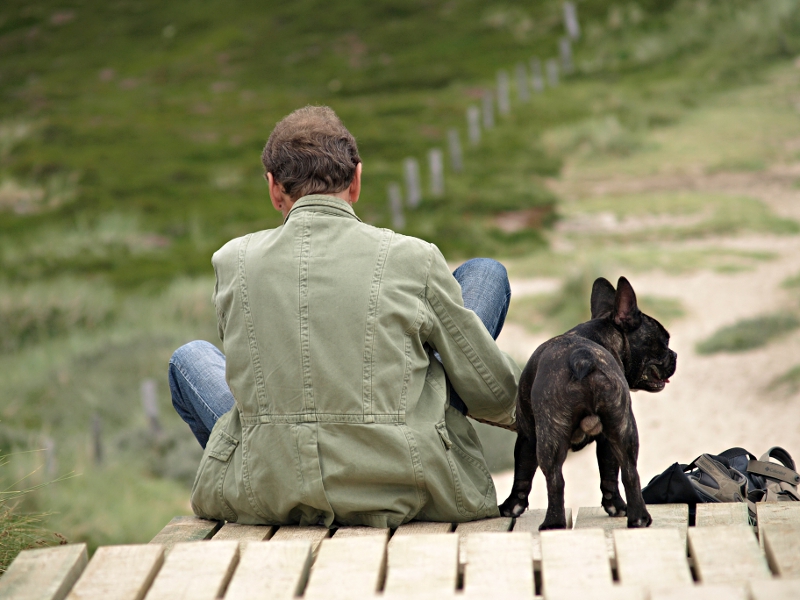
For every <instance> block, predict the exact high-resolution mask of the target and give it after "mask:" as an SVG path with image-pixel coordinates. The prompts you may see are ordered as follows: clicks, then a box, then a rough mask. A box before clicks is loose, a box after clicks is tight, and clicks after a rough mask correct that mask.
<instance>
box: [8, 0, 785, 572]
mask: <svg viewBox="0 0 800 600" xmlns="http://www.w3.org/2000/svg"><path fill="white" fill-rule="evenodd" d="M798 55H800V2H798V1H796V0H758V1H756V0H640V1H638V2H620V1H607V0H593V1H591V2H590V1H581V0H577V1H576V2H573V3H564V2H561V1H555V0H552V1H551V0H547V1H538V2H532V1H530V0H527V1H524V2H523V1H514V0H510V1H506V2H491V3H490V2H479V1H477V0H372V1H370V2H366V1H356V0H349V1H348V0H340V1H338V2H320V1H318V0H298V1H296V2H252V1H251V2H247V1H236V2H231V1H228V2H221V1H218V0H206V1H204V2H190V3H168V2H167V3H165V2H156V1H154V0H113V1H110V2H92V1H85V0H84V1H78V0H73V1H69V0H59V1H57V2H56V1H38V0H24V1H22V0H6V1H5V2H3V3H2V5H0V453H2V454H4V455H6V457H5V458H4V459H0V489H1V490H3V491H2V492H0V494H2V495H0V528H2V530H3V531H4V532H10V531H16V532H18V534H15V535H17V538H18V539H22V541H21V542H20V544H27V543H35V542H36V540H40V539H42V540H45V542H48V543H49V542H56V541H57V538H56V536H54V535H53V534H52V533H46V532H41V531H39V530H38V529H36V527H44V528H45V529H46V530H49V531H51V532H52V531H55V532H58V533H59V534H60V535H62V536H64V537H65V538H66V539H68V540H70V541H86V542H88V543H89V544H90V546H91V547H96V546H97V545H100V544H112V543H123V542H125V543H132V542H144V541H147V540H149V539H150V538H151V537H152V536H153V535H154V534H155V533H156V532H157V531H158V530H159V529H160V528H161V527H162V526H163V525H164V524H166V523H167V522H168V520H169V519H170V518H171V517H172V516H174V515H178V514H190V512H191V509H190V507H189V502H188V500H189V492H190V488H191V483H192V480H193V478H194V473H195V469H196V466H197V464H198V461H199V458H200V448H199V446H197V444H196V442H195V440H194V438H193V437H192V435H191V433H190V432H189V430H188V428H187V427H185V426H184V425H183V423H182V422H181V421H180V420H179V418H178V417H177V415H176V414H174V411H173V410H172V407H171V403H170V399H169V390H168V387H167V379H166V368H167V362H168V360H169V357H170V355H171V353H172V351H173V350H174V349H175V348H176V347H178V346H179V345H181V344H183V343H185V342H187V341H189V340H193V339H206V340H209V341H212V342H214V343H218V340H217V337H216V323H215V316H214V310H213V307H212V306H211V303H210V295H211V291H212V288H213V271H212V269H211V265H210V257H211V254H212V253H213V252H214V251H215V250H216V249H217V248H218V247H220V246H221V245H222V244H223V243H225V242H226V241H227V240H229V239H231V238H233V237H236V236H240V235H242V234H244V233H247V232H250V231H254V230H258V229H264V228H270V227H275V226H277V225H279V223H280V220H279V214H278V213H276V212H275V211H273V210H272V209H271V207H270V205H269V200H268V196H267V189H266V185H265V182H264V180H263V177H262V167H261V164H260V152H261V149H262V147H263V145H264V143H265V141H266V138H267V136H268V135H269V133H270V131H271V129H272V127H273V126H274V124H275V123H276V122H277V121H278V120H279V119H280V118H282V117H283V116H284V115H286V114H287V113H289V112H291V111H292V110H294V109H296V108H298V107H301V106H304V105H306V104H327V105H330V106H331V107H333V108H334V109H335V110H336V112H337V113H338V114H339V115H340V116H341V118H342V119H343V121H344V123H345V124H346V125H347V127H348V128H349V129H350V130H351V131H352V132H353V134H354V135H355V136H356V138H357V140H358V144H359V148H360V152H361V155H362V157H363V160H364V189H363V193H362V196H361V200H360V202H359V203H358V205H357V206H356V209H357V211H358V214H359V215H360V216H361V217H362V218H363V219H364V220H365V221H366V222H368V223H372V224H374V225H377V226H381V227H393V228H395V229H398V230H400V231H402V232H403V233H407V234H410V235H414V236H418V237H421V238H423V239H426V240H429V241H431V242H434V243H436V244H438V245H439V246H440V248H441V249H442V251H443V252H444V254H445V256H446V257H447V259H448V261H450V262H451V263H452V264H453V266H454V267H455V266H456V265H457V264H459V262H461V261H462V260H464V259H467V258H470V257H473V256H491V257H495V258H498V259H500V260H502V261H503V262H504V264H506V265H507V266H508V268H509V272H510V275H511V279H512V288H513V299H512V304H511V310H510V312H509V316H508V320H507V323H506V327H505V330H504V332H503V334H502V335H501V338H500V344H501V346H502V347H503V348H504V349H505V350H507V351H509V352H510V353H511V354H512V355H513V356H514V357H515V358H516V359H517V360H518V361H519V362H520V363H521V364H523V363H524V362H525V361H526V360H527V357H528V356H529V355H530V354H531V353H532V352H533V350H534V349H535V348H536V346H537V345H538V344H539V343H541V342H542V341H544V340H545V339H547V338H548V337H551V336H553V335H556V334H558V333H561V332H563V331H565V330H567V329H569V328H570V327H572V326H573V325H575V324H577V323H579V322H581V321H583V320H585V319H587V318H588V304H589V302H588V301H589V292H590V289H591V284H592V281H593V280H594V278H595V277H597V276H601V275H602V276H604V277H606V278H608V279H610V280H612V281H613V282H616V278H617V277H618V276H620V275H622V274H624V275H626V276H627V277H628V278H629V279H630V280H631V282H632V283H633V285H634V288H635V289H636V290H637V293H638V295H639V303H640V306H641V307H642V308H643V310H645V312H648V313H649V314H651V315H653V316H655V317H657V318H659V319H660V320H661V321H662V322H663V323H664V324H665V325H666V326H667V328H668V329H669V330H670V331H671V333H672V340H673V341H672V347H673V348H674V349H676V350H677V352H678V355H679V359H678V372H677V373H676V375H675V377H674V378H673V382H672V383H670V385H669V386H668V389H667V390H666V391H665V392H663V393H661V394H658V395H654V396H647V395H645V394H644V393H640V394H637V395H635V396H634V411H635V413H636V415H637V420H638V422H639V429H640V438H641V444H642V450H641V456H640V473H641V476H642V480H643V482H646V481H648V480H649V479H650V477H652V476H653V475H655V474H656V473H659V472H661V471H662V470H663V469H665V468H666V467H668V466H669V465H670V464H671V463H673V462H676V461H678V462H689V461H691V460H692V459H694V458H695V457H696V456H697V455H698V454H700V453H701V452H719V451H721V450H723V449H725V448H728V447H730V446H744V447H746V448H747V449H749V450H751V451H752V452H755V453H757V454H760V453H761V452H763V451H765V450H766V449H767V448H768V447H769V446H772V445H775V444H779V445H782V446H784V447H786V449H787V450H789V452H790V453H794V454H795V455H800V402H799V401H800V397H799V396H798V389H800V332H799V331H798V327H799V326H800V224H799V223H800V68H798V67H800V62H797V60H796V57H797V56H798ZM479 431H480V434H481V437H482V439H483V440H484V443H485V444H484V445H485V449H486V454H487V457H488V460H489V462H490V466H491V468H492V470H493V472H495V473H496V474H497V485H498V495H499V496H501V497H500V498H499V500H501V501H502V500H503V499H504V494H505V493H507V491H508V489H509V487H510V475H509V472H508V469H510V468H512V467H513V457H512V455H511V452H512V448H513V442H514V436H513V435H512V434H509V433H508V432H505V431H502V430H499V429H493V428H489V427H487V426H480V427H479ZM594 460H595V459H594V452H593V451H592V450H591V449H589V450H587V451H585V452H583V453H579V454H577V455H574V456H571V457H570V458H569V459H568V462H567V467H566V470H565V477H566V481H567V505H568V506H574V507H578V506H581V505H584V506H585V505H596V504H598V503H599V500H600V496H599V490H598V487H599V478H598V476H597V472H596V466H594ZM40 485H44V487H42V488H41V489H38V490H35V491H33V492H31V493H27V494H22V495H19V493H18V492H21V491H23V490H25V489H28V488H32V487H36V486H40ZM532 506H544V486H543V483H542V477H541V475H538V476H537V477H536V478H535V488H534V494H533V498H532ZM10 509H13V510H10ZM29 514H38V515H40V516H39V517H36V518H33V517H29V516H26V515H29ZM31 519H38V521H36V520H34V521H32V520H31ZM17 538H15V539H17ZM6 539H8V538H6ZM7 546H8V544H6V546H4V548H7ZM4 551H6V550H4ZM0 559H2V557H0ZM0 563H2V560H0Z"/></svg>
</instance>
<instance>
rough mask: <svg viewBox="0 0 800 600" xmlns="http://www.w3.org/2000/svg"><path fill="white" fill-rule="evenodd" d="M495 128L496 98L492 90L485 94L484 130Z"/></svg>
mask: <svg viewBox="0 0 800 600" xmlns="http://www.w3.org/2000/svg"><path fill="white" fill-rule="evenodd" d="M492 127H494V97H493V94H492V92H491V90H486V91H485V92H484V93H483V128H484V129H491V128H492Z"/></svg>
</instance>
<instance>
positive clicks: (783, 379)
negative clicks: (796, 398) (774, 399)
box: [767, 365, 800, 395]
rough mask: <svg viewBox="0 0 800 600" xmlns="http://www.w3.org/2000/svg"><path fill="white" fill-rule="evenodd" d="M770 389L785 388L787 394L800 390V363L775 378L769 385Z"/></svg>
mask: <svg viewBox="0 0 800 600" xmlns="http://www.w3.org/2000/svg"><path fill="white" fill-rule="evenodd" d="M767 389H768V390H783V391H784V392H785V393H786V394H787V395H789V394H794V393H796V392H797V391H798V390H800V365H795V366H794V367H792V368H791V369H789V370H788V371H786V372H785V373H783V374H782V375H779V376H778V377H776V378H775V379H773V380H772V381H771V382H770V383H769V385H768V386H767Z"/></svg>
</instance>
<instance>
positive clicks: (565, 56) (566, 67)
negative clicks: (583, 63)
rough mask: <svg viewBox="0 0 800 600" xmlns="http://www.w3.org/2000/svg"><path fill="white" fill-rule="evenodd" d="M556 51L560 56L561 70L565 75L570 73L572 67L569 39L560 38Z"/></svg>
mask: <svg viewBox="0 0 800 600" xmlns="http://www.w3.org/2000/svg"><path fill="white" fill-rule="evenodd" d="M558 50H559V53H560V54H561V69H562V70H563V71H564V73H566V74H569V73H572V71H573V70H574V67H573V65H572V44H570V41H569V38H567V37H562V38H561V39H560V40H558Z"/></svg>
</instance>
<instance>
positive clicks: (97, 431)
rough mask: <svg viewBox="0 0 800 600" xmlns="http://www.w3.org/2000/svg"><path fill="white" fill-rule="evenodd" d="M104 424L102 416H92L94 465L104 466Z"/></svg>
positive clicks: (95, 414)
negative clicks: (101, 419)
mask: <svg viewBox="0 0 800 600" xmlns="http://www.w3.org/2000/svg"><path fill="white" fill-rule="evenodd" d="M102 434H103V424H102V422H101V421H100V415H98V414H97V413H94V415H93V416H92V451H93V454H94V464H96V465H101V464H103V440H102Z"/></svg>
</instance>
